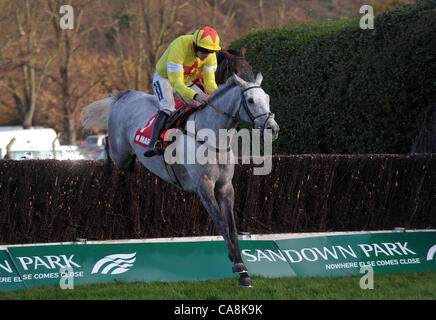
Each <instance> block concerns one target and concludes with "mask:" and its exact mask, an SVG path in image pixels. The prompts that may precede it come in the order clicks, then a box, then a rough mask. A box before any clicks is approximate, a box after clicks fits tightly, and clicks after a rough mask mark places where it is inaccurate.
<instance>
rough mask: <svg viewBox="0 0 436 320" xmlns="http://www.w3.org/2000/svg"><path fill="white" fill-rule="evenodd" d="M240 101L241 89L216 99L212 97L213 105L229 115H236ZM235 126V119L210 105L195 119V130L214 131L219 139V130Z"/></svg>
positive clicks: (232, 90) (232, 89)
mask: <svg viewBox="0 0 436 320" xmlns="http://www.w3.org/2000/svg"><path fill="white" fill-rule="evenodd" d="M240 99H241V97H240V94H239V88H238V87H234V88H231V89H229V90H228V91H227V92H226V93H224V94H223V95H220V97H218V98H216V99H214V98H213V96H212V99H211V103H213V104H214V105H215V106H216V107H218V108H220V109H221V110H223V111H225V112H226V113H227V114H230V115H234V114H235V112H236V108H238V106H239V104H240ZM235 125H236V121H235V120H234V119H232V118H230V117H228V116H226V115H223V114H221V113H219V112H218V111H217V110H215V109H214V108H213V107H212V106H209V105H207V106H206V107H204V108H203V109H202V110H201V111H200V112H198V113H197V115H196V118H195V128H196V130H197V131H198V130H201V129H209V130H212V131H214V132H215V134H216V136H217V137H218V134H219V129H230V128H232V127H234V126H235Z"/></svg>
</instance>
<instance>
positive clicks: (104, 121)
mask: <svg viewBox="0 0 436 320" xmlns="http://www.w3.org/2000/svg"><path fill="white" fill-rule="evenodd" d="M112 102H113V98H112V97H109V98H106V99H101V100H97V101H94V102H93V103H90V104H88V105H87V106H86V107H84V108H83V116H82V117H81V118H80V120H82V123H83V127H84V128H85V129H86V130H90V129H91V128H102V129H107V127H108V122H109V114H110V111H111V108H112Z"/></svg>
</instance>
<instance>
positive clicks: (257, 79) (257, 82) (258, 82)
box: [256, 72, 263, 86]
mask: <svg viewBox="0 0 436 320" xmlns="http://www.w3.org/2000/svg"><path fill="white" fill-rule="evenodd" d="M262 80H263V75H262V73H260V72H259V73H258V74H257V75H256V85H258V86H260V84H261V83H262Z"/></svg>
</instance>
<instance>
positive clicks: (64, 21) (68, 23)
mask: <svg viewBox="0 0 436 320" xmlns="http://www.w3.org/2000/svg"><path fill="white" fill-rule="evenodd" d="M59 13H60V14H63V16H62V17H61V19H60V20H59V27H60V28H61V29H62V30H72V29H74V9H73V7H72V6H70V5H63V6H61V7H60V9H59Z"/></svg>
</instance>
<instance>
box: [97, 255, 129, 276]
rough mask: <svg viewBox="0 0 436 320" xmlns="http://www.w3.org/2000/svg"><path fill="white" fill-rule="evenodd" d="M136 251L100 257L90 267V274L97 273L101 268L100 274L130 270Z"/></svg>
mask: <svg viewBox="0 0 436 320" xmlns="http://www.w3.org/2000/svg"><path fill="white" fill-rule="evenodd" d="M135 256H136V252H134V253H126V254H123V253H121V254H111V255H109V256H106V257H104V258H103V259H100V260H98V261H97V263H96V264H95V266H94V268H92V271H91V274H94V273H98V272H99V271H100V268H102V270H101V272H100V273H101V274H107V273H109V272H110V274H120V273H124V272H127V271H129V270H130V267H132V266H133V264H134V263H135V260H136V257H135Z"/></svg>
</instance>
